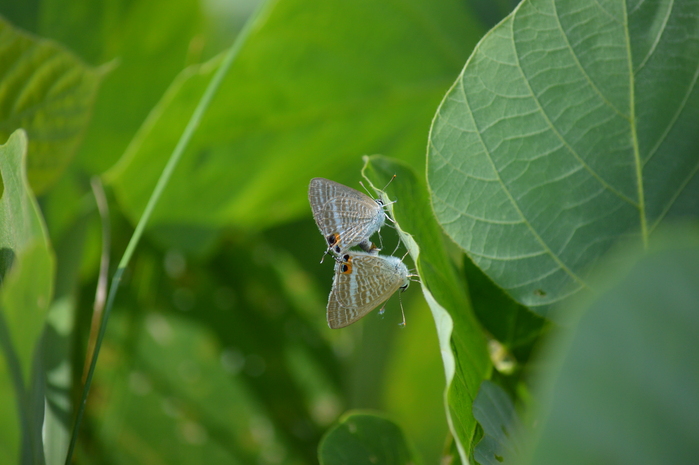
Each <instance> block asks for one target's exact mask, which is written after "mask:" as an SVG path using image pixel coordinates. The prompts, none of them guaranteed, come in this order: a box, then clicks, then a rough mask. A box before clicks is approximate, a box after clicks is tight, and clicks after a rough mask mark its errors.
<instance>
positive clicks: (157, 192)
mask: <svg viewBox="0 0 699 465" xmlns="http://www.w3.org/2000/svg"><path fill="white" fill-rule="evenodd" d="M266 4H267V2H265V1H264V0H263V1H262V2H261V3H260V5H259V6H258V9H257V11H256V12H255V13H253V14H252V15H250V17H249V18H248V20H247V21H246V23H245V26H244V27H243V29H242V30H241V31H240V33H239V34H238V36H237V37H236V39H235V42H233V45H232V46H231V48H230V49H228V52H227V54H226V56H225V58H224V60H223V62H222V63H221V66H220V67H219V68H218V70H216V74H215V75H214V77H213V78H212V79H211V82H209V85H208V87H207V88H206V91H205V92H204V95H203V96H202V98H201V100H199V104H198V105H197V108H196V109H195V110H194V113H192V117H191V118H190V119H189V123H187V127H186V128H185V130H184V131H183V132H182V136H181V137H180V140H179V141H178V142H177V146H176V147H175V150H173V152H172V155H170V159H169V160H168V162H167V165H166V166H165V169H164V170H163V172H162V174H161V175H160V179H158V183H157V184H156V186H155V189H154V190H153V194H151V196H150V199H148V204H147V205H146V208H145V210H144V211H143V215H141V218H140V219H139V221H138V224H137V225H136V229H135V231H134V233H133V235H132V236H131V239H130V240H129V244H128V245H127V246H126V250H125V251H124V255H123V256H122V257H121V261H120V262H119V266H118V268H117V271H116V273H115V274H114V277H113V278H112V285H111V287H110V289H109V296H108V297H107V306H106V308H105V311H104V316H103V318H102V322H101V324H100V330H99V335H98V336H97V343H96V344H95V352H94V355H93V356H92V360H91V361H90V369H89V371H88V373H87V378H86V380H85V386H83V393H82V399H81V401H80V407H79V409H78V414H77V416H76V419H75V423H74V424H73V431H72V433H71V438H70V446H69V447H68V454H67V455H66V461H65V463H66V465H69V464H70V462H71V460H72V458H73V453H74V452H75V445H76V443H77V437H78V431H79V430H80V423H81V421H82V417H83V414H84V413H85V405H86V404H87V397H88V395H89V393H90V386H91V385H92V378H93V376H94V373H95V367H96V366H97V358H98V357H99V353H100V348H101V347H102V341H103V339H104V334H105V333H106V331H107V322H108V320H109V315H110V313H111V310H112V306H113V304H114V298H115V297H116V293H117V290H118V288H119V283H120V282H121V277H122V275H123V274H124V270H125V269H126V267H127V266H128V264H129V261H130V260H131V256H132V255H133V253H134V250H135V249H136V246H137V245H138V242H139V241H140V239H141V236H142V235H143V231H144V229H145V227H146V224H147V223H148V220H149V219H150V216H151V214H152V213H153V209H154V208H155V205H156V204H157V203H158V200H160V196H161V195H162V193H163V190H164V189H165V186H167V184H168V182H169V181H170V177H171V176H172V173H173V171H174V170H175V167H176V166H177V164H178V163H179V161H180V158H182V154H183V153H184V151H185V149H186V148H187V146H188V145H189V141H190V140H191V139H192V135H193V134H194V131H196V129H197V127H198V126H199V123H200V122H201V119H202V116H203V115H204V112H206V110H207V109H208V108H209V105H210V104H211V101H212V100H213V97H214V95H215V94H216V91H217V90H218V88H219V87H220V86H221V82H222V81H223V78H224V77H225V76H226V73H227V72H228V70H229V69H230V67H231V65H232V64H233V62H234V61H235V58H236V57H237V56H238V53H239V52H240V49H241V48H242V46H243V44H244V43H245V42H246V41H247V38H248V37H249V36H250V34H251V32H252V31H253V29H254V27H255V25H256V24H258V18H260V17H261V16H262V12H263V10H264V9H265V8H266Z"/></svg>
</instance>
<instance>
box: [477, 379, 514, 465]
mask: <svg viewBox="0 0 699 465" xmlns="http://www.w3.org/2000/svg"><path fill="white" fill-rule="evenodd" d="M473 415H474V416H475V417H476V420H478V423H480V425H481V426H482V427H483V431H484V433H485V436H484V437H483V439H481V442H479V443H478V445H477V446H476V450H475V453H474V458H475V459H476V461H477V462H478V463H479V464H480V465H498V464H501V463H502V464H511V463H515V460H516V459H518V458H519V454H520V450H519V446H518V444H517V443H516V442H515V434H519V431H518V428H519V422H518V421H517V414H516V412H515V407H514V405H513V404H512V401H511V400H510V398H509V397H508V395H507V393H506V392H505V391H504V390H503V389H502V388H501V387H500V386H498V385H497V384H495V383H491V382H490V381H483V384H481V389H480V390H479V391H478V397H476V401H475V402H474V403H473Z"/></svg>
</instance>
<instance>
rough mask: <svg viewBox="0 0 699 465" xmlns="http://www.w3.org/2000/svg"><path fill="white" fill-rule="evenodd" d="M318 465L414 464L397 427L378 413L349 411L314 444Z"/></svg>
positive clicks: (410, 451)
mask: <svg viewBox="0 0 699 465" xmlns="http://www.w3.org/2000/svg"><path fill="white" fill-rule="evenodd" d="M318 459H319V461H320V463H321V465H373V464H377V463H381V464H386V465H414V464H417V463H420V462H418V461H417V459H416V458H415V456H414V452H413V451H412V448H411V446H410V445H409V444H408V442H407V440H406V438H405V436H404V435H403V432H402V431H401V429H400V428H399V427H398V425H396V424H395V423H393V422H392V421H390V420H388V419H386V418H383V417H380V416H378V415H374V414H369V413H361V412H350V413H347V414H345V415H343V417H342V418H341V419H340V421H339V423H338V424H337V425H335V426H334V427H333V428H331V429H330V430H329V431H328V432H327V433H326V435H325V437H323V439H322V441H321V442H320V444H319V445H318Z"/></svg>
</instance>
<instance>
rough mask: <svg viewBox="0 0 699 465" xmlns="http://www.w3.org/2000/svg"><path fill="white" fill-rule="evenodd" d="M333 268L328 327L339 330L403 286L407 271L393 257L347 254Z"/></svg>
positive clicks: (359, 253)
mask: <svg viewBox="0 0 699 465" xmlns="http://www.w3.org/2000/svg"><path fill="white" fill-rule="evenodd" d="M345 257H349V259H348V260H345V261H341V262H338V263H337V264H336V266H335V278H334V280H333V288H332V291H331V292H330V298H329V299H328V315H327V316H328V325H329V326H330V327H331V328H341V327H343V326H347V325H349V324H352V323H354V322H355V321H357V320H359V319H360V318H362V317H363V316H364V315H366V314H367V313H369V312H370V311H372V310H373V309H374V308H376V307H377V306H379V305H380V304H381V303H383V302H384V301H386V300H387V299H388V298H389V297H391V295H393V293H394V292H396V291H397V290H398V289H399V288H400V287H401V286H403V285H405V282H406V279H407V275H408V270H407V268H406V267H405V265H403V263H402V262H401V261H400V260H398V259H397V258H395V257H384V256H380V255H371V254H363V253H361V252H356V253H353V254H347V255H345Z"/></svg>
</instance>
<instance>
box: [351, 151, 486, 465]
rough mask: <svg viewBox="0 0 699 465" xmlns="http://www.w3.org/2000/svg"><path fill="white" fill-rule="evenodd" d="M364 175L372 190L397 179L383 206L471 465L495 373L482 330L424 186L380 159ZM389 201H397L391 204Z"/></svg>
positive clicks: (451, 420)
mask: <svg viewBox="0 0 699 465" xmlns="http://www.w3.org/2000/svg"><path fill="white" fill-rule="evenodd" d="M364 171H365V175H366V176H367V177H368V179H369V180H370V181H371V183H372V185H373V186H380V185H382V184H385V183H386V181H387V180H389V179H390V178H391V176H393V175H394V174H396V175H397V176H396V179H395V180H394V181H393V182H392V183H391V185H390V186H389V187H388V189H387V192H388V195H387V196H385V197H384V202H385V203H386V204H387V205H388V206H389V210H392V212H393V213H394V215H392V217H393V218H394V219H395V221H396V229H397V230H398V232H399V234H400V236H401V240H402V241H403V243H404V244H405V246H406V247H407V248H408V250H409V251H410V255H411V257H412V258H413V259H414V260H416V264H417V270H418V274H419V275H420V280H421V282H422V291H423V294H424V295H425V299H426V300H427V303H428V304H429V306H430V309H431V310H432V316H433V318H434V320H435V325H436V327H437V335H438V337H439V345H440V350H441V353H442V360H443V363H444V370H445V373H446V382H447V387H446V391H445V403H446V405H445V407H446V410H447V420H448V422H449V426H450V429H451V432H452V434H453V435H454V437H455V438H456V441H457V447H458V449H459V452H460V454H461V459H462V462H463V463H468V459H467V458H468V454H469V453H470V451H471V448H472V446H473V444H471V441H472V439H473V434H474V431H475V428H476V420H475V419H474V417H473V414H472V404H473V401H474V399H475V398H476V394H477V392H478V388H479V386H480V384H481V382H482V381H483V380H484V379H486V378H487V377H488V376H489V374H490V370H491V365H490V359H489V357H488V352H487V349H486V342H485V336H484V333H483V330H482V329H481V327H480V325H479V324H478V321H477V320H476V318H475V316H474V314H473V310H472V309H471V306H470V303H469V300H468V297H467V296H466V293H465V292H464V290H463V287H462V285H461V283H460V282H459V281H458V279H457V277H456V273H455V271H454V266H453V264H452V263H451V262H450V261H449V258H448V256H447V254H446V251H445V248H444V243H443V240H444V238H443V236H442V234H441V232H440V230H439V226H438V225H437V223H436V222H435V221H434V217H433V216H432V212H431V210H430V205H429V197H428V194H427V186H426V185H425V183H424V181H422V180H421V179H420V178H418V177H417V175H415V172H414V171H413V170H412V169H411V168H410V167H408V166H407V165H405V164H404V163H399V162H397V161H395V160H391V159H388V158H385V157H380V156H372V157H369V158H367V164H366V166H365V169H364ZM391 200H397V202H396V203H395V204H391V203H390V202H391Z"/></svg>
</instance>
